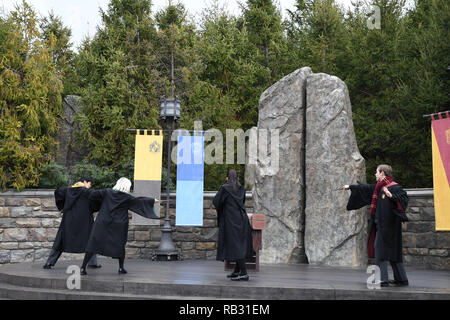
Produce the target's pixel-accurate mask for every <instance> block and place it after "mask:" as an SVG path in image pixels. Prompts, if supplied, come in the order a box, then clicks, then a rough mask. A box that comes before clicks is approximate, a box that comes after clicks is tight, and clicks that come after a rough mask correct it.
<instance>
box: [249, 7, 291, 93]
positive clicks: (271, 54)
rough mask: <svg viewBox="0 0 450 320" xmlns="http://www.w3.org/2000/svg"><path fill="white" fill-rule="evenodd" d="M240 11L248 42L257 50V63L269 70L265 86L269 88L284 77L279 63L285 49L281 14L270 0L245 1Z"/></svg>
mask: <svg viewBox="0 0 450 320" xmlns="http://www.w3.org/2000/svg"><path fill="white" fill-rule="evenodd" d="M242 10H243V19H244V24H245V26H246V28H247V30H248V34H249V40H250V42H251V43H253V44H254V45H255V46H256V47H257V48H258V49H259V53H260V54H259V57H258V62H259V63H260V64H261V65H263V66H265V67H266V68H267V69H268V70H270V78H268V79H267V80H266V84H265V85H266V87H269V86H270V85H272V84H273V83H274V82H276V81H278V80H279V79H280V78H281V77H282V76H283V75H284V74H283V71H284V70H283V67H282V66H281V65H280V62H281V61H284V59H283V57H284V56H285V53H286V50H287V47H286V39H285V38H284V35H283V26H282V24H281V13H280V11H279V10H278V9H277V8H276V7H275V5H274V4H273V2H272V0H247V3H246V6H243V7H242Z"/></svg>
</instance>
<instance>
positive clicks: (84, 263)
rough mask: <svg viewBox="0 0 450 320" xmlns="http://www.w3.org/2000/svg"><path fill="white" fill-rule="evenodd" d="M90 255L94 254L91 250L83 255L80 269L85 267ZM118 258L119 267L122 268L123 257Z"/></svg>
mask: <svg viewBox="0 0 450 320" xmlns="http://www.w3.org/2000/svg"><path fill="white" fill-rule="evenodd" d="M92 256H94V254H93V253H92V252H86V254H85V255H84V259H83V265H82V266H81V269H86V265H87V263H88V261H89V260H90V259H91V258H92ZM118 259H119V268H120V269H123V262H124V260H125V259H124V258H118Z"/></svg>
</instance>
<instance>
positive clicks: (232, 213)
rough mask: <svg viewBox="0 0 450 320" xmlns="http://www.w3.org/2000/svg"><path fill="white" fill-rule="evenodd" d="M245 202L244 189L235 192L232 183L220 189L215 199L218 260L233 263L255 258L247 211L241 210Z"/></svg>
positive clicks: (240, 187)
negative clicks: (217, 225) (217, 226)
mask: <svg viewBox="0 0 450 320" xmlns="http://www.w3.org/2000/svg"><path fill="white" fill-rule="evenodd" d="M233 198H234V199H233ZM237 202H238V203H239V204H241V205H239V204H238V203H237ZM244 202H245V189H244V187H242V186H239V188H238V190H237V191H235V190H234V189H233V185H232V184H230V183H226V184H224V185H223V186H222V187H220V189H219V191H218V192H217V194H216V195H215V197H214V199H213V204H214V207H215V208H216V211H217V218H218V222H219V241H218V244H217V258H216V259H217V260H220V261H224V260H228V261H233V260H240V259H245V258H250V257H252V256H253V242H252V234H251V226H250V221H249V220H248V216H247V214H246V213H245V211H243V210H241V206H242V207H243V206H244Z"/></svg>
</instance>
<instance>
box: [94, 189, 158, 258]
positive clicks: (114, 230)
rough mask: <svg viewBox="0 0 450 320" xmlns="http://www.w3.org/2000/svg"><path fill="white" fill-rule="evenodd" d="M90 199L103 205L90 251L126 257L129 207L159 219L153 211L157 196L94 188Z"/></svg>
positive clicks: (142, 214) (146, 216)
mask: <svg viewBox="0 0 450 320" xmlns="http://www.w3.org/2000/svg"><path fill="white" fill-rule="evenodd" d="M89 199H90V200H91V201H93V202H94V203H96V204H97V205H100V204H101V205H100V210H99V212H98V215H97V219H95V223H94V226H93V228H92V231H91V235H90V237H89V242H88V244H87V247H86V252H91V253H97V254H100V255H103V256H107V257H112V258H125V245H126V243H127V238H128V210H131V211H133V212H135V213H137V214H139V215H141V216H143V217H145V218H148V219H159V217H158V216H157V215H156V214H155V212H154V210H153V205H154V203H155V199H153V198H148V197H133V196H132V195H130V194H128V193H125V192H120V191H115V190H112V189H101V190H94V191H93V192H92V193H91V195H90V197H89Z"/></svg>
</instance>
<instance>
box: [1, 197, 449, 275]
mask: <svg viewBox="0 0 450 320" xmlns="http://www.w3.org/2000/svg"><path fill="white" fill-rule="evenodd" d="M407 191H408V195H409V198H410V201H409V207H408V211H407V215H408V217H409V219H410V221H409V222H407V223H405V224H404V226H403V230H404V233H403V247H404V248H403V253H404V260H405V264H406V265H407V266H414V267H423V268H429V269H437V270H442V269H445V270H450V256H449V253H450V231H435V221H434V207H433V190H432V189H414V190H407ZM214 194H215V192H205V194H204V215H203V227H176V230H175V232H174V233H173V240H174V243H175V246H176V247H177V248H178V249H179V250H180V252H181V255H182V258H183V259H186V260H188V259H212V260H213V259H215V257H216V243H217V237H218V228H217V215H216V210H215V209H214V208H213V206H212V198H213V197H214ZM174 197H175V194H172V195H171V203H173V204H174V203H175V201H172V200H175V199H174ZM162 200H164V197H162ZM246 207H247V212H252V211H253V200H252V198H251V193H248V194H247V201H246ZM174 214H175V208H172V207H171V209H170V216H171V224H172V226H174ZM161 217H162V218H161V224H163V222H164V219H163V218H164V217H165V209H164V208H161ZM60 221H61V215H60V213H59V212H58V210H57V209H56V207H55V202H54V197H53V190H39V191H37V190H25V191H22V192H15V191H7V192H4V193H0V264H4V263H16V262H25V261H27V262H33V261H36V262H38V261H42V262H43V261H45V259H46V258H47V256H48V254H49V252H50V249H51V247H52V244H53V241H54V239H55V236H56V232H57V231H58V226H59V223H60ZM268 223H270V220H269V221H268ZM160 239H161V231H160V228H159V226H133V225H131V224H130V226H129V232H128V243H127V247H126V256H127V258H141V259H149V258H151V255H152V252H153V250H155V249H157V248H158V246H159V242H160ZM268 239H270V237H265V236H264V231H263V250H264V243H265V242H266V241H267V240H268ZM82 257H83V255H80V254H69V253H64V254H63V255H62V256H61V259H82Z"/></svg>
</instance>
